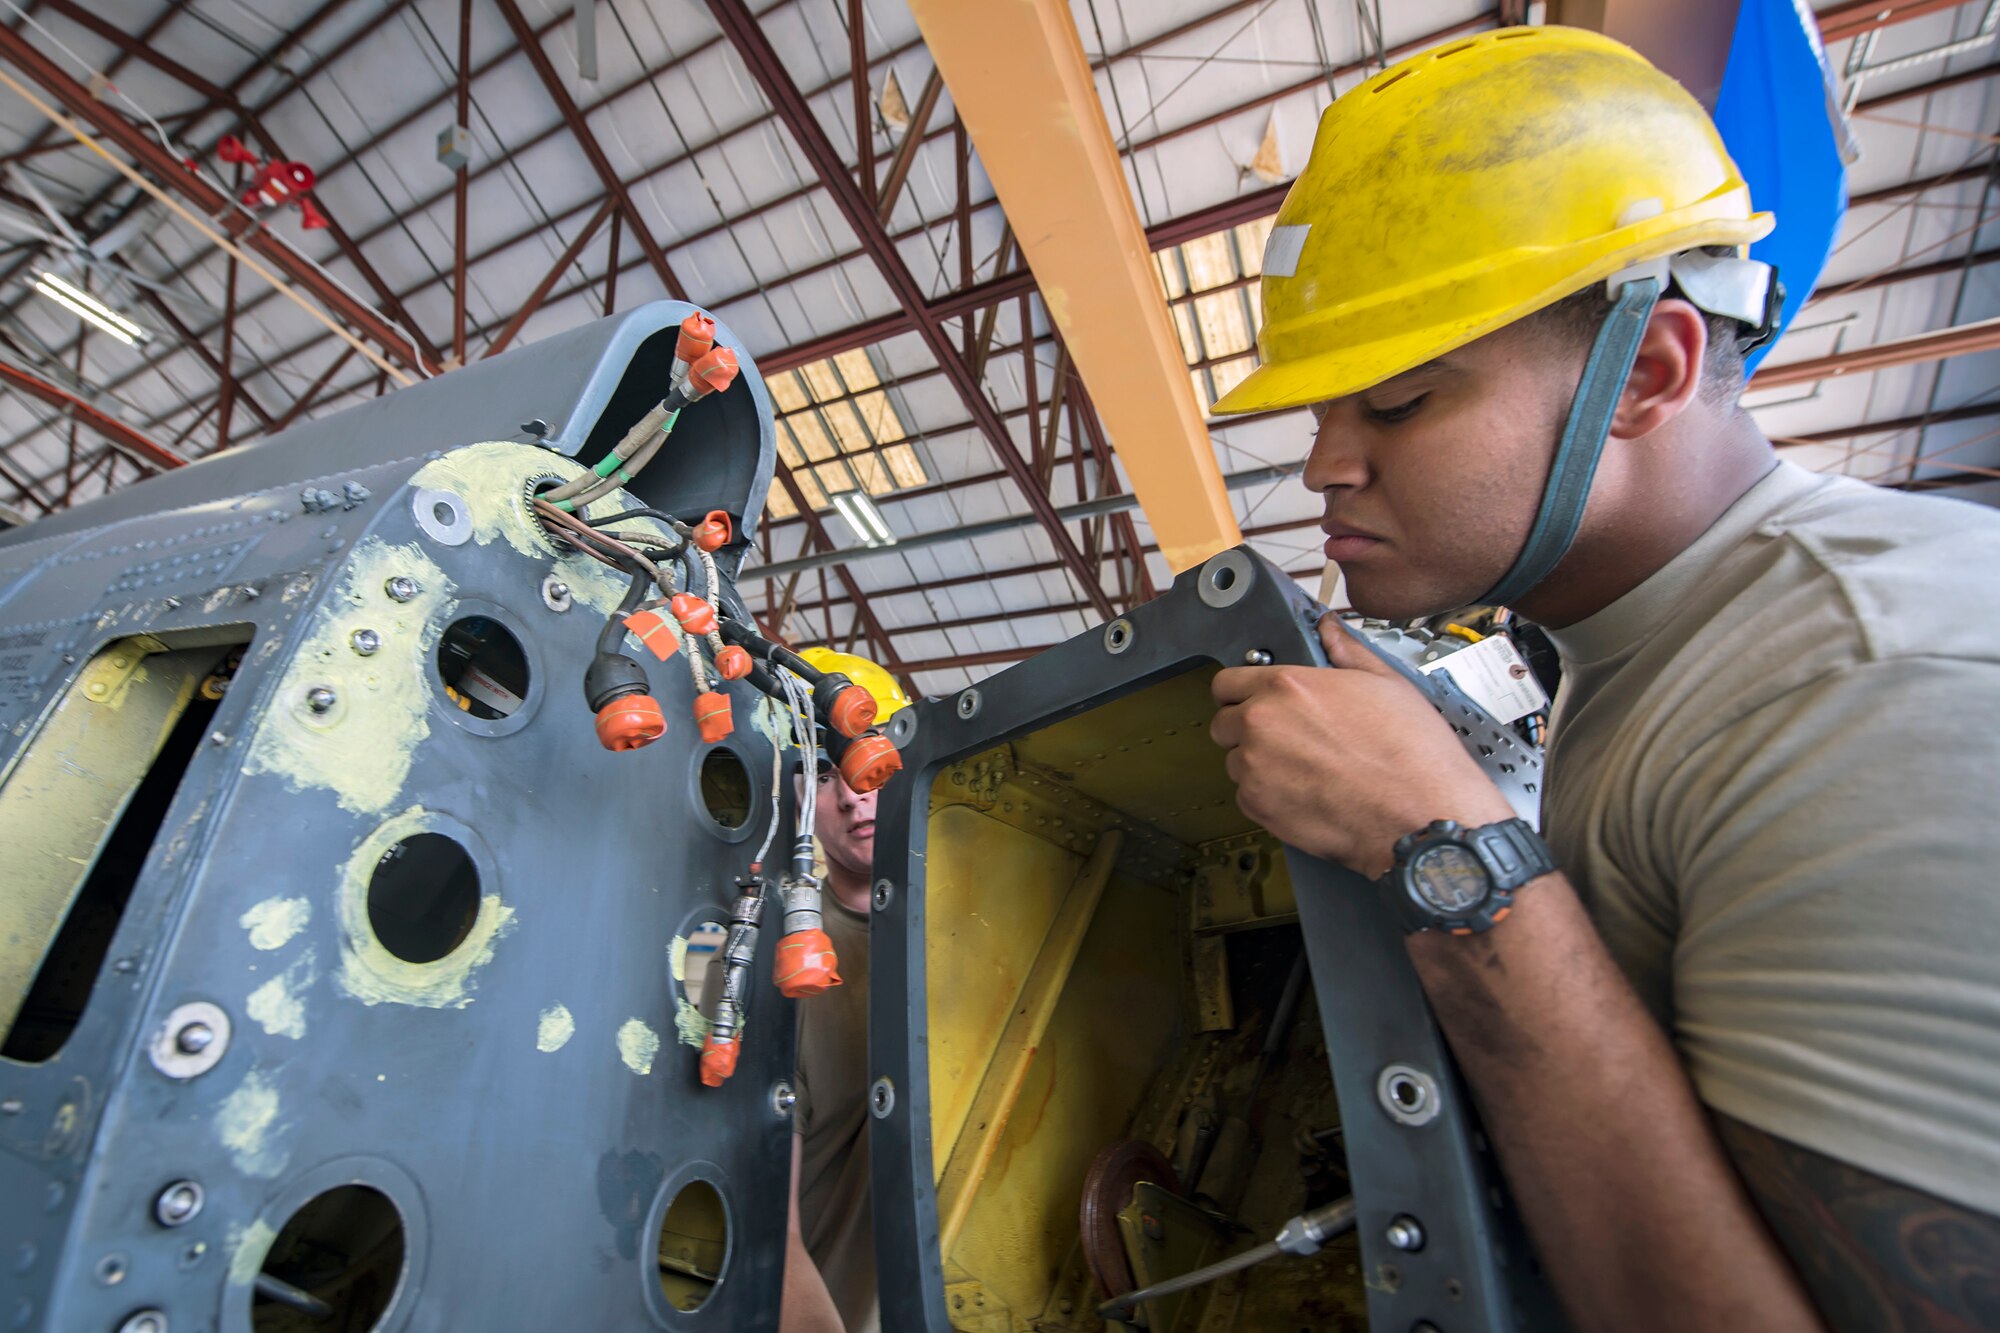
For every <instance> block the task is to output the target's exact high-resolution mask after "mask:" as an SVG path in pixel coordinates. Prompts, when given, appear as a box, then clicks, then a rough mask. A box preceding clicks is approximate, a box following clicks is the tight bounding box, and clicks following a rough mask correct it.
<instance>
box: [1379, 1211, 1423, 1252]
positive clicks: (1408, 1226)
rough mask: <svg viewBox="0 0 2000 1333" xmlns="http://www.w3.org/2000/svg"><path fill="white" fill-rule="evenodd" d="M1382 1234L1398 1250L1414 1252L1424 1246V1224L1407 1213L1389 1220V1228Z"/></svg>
mask: <svg viewBox="0 0 2000 1333" xmlns="http://www.w3.org/2000/svg"><path fill="white" fill-rule="evenodd" d="M1384 1234H1385V1235H1386V1236H1387V1238H1388V1241H1389V1244H1391V1245H1393V1246H1395V1247H1396V1248H1397V1249H1399V1250H1406V1251H1408V1252H1410V1253H1412V1254H1414V1253H1415V1252H1416V1251H1418V1250H1421V1249H1422V1248H1424V1225H1423V1223H1421V1222H1419V1221H1417V1219H1416V1218H1414V1217H1411V1216H1410V1215H1409V1214H1408V1213H1404V1214H1401V1215H1400V1216H1398V1217H1397V1218H1396V1219H1395V1220H1394V1221H1392V1222H1390V1223H1389V1229H1388V1231H1387V1232H1385V1233H1384Z"/></svg>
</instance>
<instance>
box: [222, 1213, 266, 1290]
mask: <svg viewBox="0 0 2000 1333" xmlns="http://www.w3.org/2000/svg"><path fill="white" fill-rule="evenodd" d="M277 1238H278V1233H277V1232H276V1231H274V1230H272V1228H271V1224H270V1223H268V1222H266V1221H265V1220H264V1219H263V1218H261V1217H260V1218H258V1219H257V1220H256V1221H254V1222H252V1223H251V1224H250V1225H249V1226H247V1227H239V1226H231V1227H230V1228H229V1235H228V1239H227V1240H225V1241H224V1242H223V1243H224V1244H226V1245H228V1246H229V1285H230V1286H232V1287H247V1286H249V1285H250V1284H251V1283H252V1282H255V1281H256V1280H257V1274H259V1273H261V1272H262V1271H263V1270H264V1256H265V1255H267V1254H269V1253H270V1252H271V1242H272V1241H274V1240H276V1239H277Z"/></svg>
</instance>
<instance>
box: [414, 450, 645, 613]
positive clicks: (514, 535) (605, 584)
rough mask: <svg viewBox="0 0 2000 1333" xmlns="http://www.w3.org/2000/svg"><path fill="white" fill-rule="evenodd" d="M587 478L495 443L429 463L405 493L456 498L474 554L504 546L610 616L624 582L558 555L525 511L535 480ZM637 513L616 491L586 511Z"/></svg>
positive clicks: (555, 461) (557, 462) (562, 460)
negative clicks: (476, 548)
mask: <svg viewBox="0 0 2000 1333" xmlns="http://www.w3.org/2000/svg"><path fill="white" fill-rule="evenodd" d="M586 471H588V469H586V468H584V467H583V466H582V465H581V464H579V463H577V462H576V460H574V459H572V458H568V457H566V456H564V455H562V454H556V453H551V452H549V451H548V450H547V449H542V448H538V447H537V446H535V445H531V444H512V443H509V442H507V441H504V440H496V441H493V442H491V443H487V444H468V445H466V446H464V447H463V448H460V449H454V450H452V451H451V452H450V453H448V454H446V455H445V456H444V457H442V458H434V459H432V460H431V461H430V462H428V463H426V464H424V466H423V467H421V468H419V469H417V472H416V475H415V476H413V477H411V478H410V485H412V486H416V487H421V488H424V489H426V490H439V491H450V492H451V493H452V494H454V495H456V496H458V498H459V499H460V500H462V501H464V503H465V509H466V516H467V517H468V518H470V519H471V520H472V540H473V541H475V542H478V543H479V544H480V545H481V546H485V545H488V544H490V543H492V542H495V541H504V542H506V543H507V544H508V545H509V546H511V547H513V548H514V549H515V550H516V551H519V552H520V553H521V554H522V555H525V556H527V557H528V558H529V559H531V560H537V561H541V562H543V563H545V564H548V565H550V566H551V567H553V568H555V569H557V570H559V571H560V572H561V574H562V579H563V582H565V583H567V584H568V585H569V588H570V595H571V596H572V597H573V598H575V599H576V600H577V601H579V602H582V603H583V604H584V605H585V606H588V607H591V608H593V609H595V610H597V611H600V612H603V613H604V614H606V615H609V614H610V613H611V612H612V611H613V610H614V609H615V608H616V607H617V605H618V603H619V602H620V601H621V600H623V599H624V596H625V589H626V586H627V583H626V579H625V577H624V576H623V575H622V574H617V573H614V572H613V571H612V570H611V569H610V568H609V567H608V566H606V565H603V564H600V563H599V562H598V561H596V560H593V559H592V558H591V557H589V556H587V555H577V554H574V553H571V554H565V555H558V554H557V553H556V551H555V549H554V547H553V546H551V545H550V543H549V540H548V538H547V537H546V536H545V535H543V533H542V530H541V523H540V521H539V520H537V519H536V518H535V516H534V514H533V512H532V511H531V510H530V509H529V507H528V488H529V487H530V486H532V485H534V484H535V482H536V481H537V480H539V479H541V478H543V477H560V478H561V479H562V480H564V481H568V480H570V479H571V478H574V477H580V476H582V475H584V473H585V472H586ZM639 507H640V505H639V501H638V498H637V497H635V496H633V495H631V494H630V493H628V492H626V491H623V490H617V491H613V492H612V493H611V494H610V495H607V496H606V497H604V498H603V499H602V500H598V501H596V502H594V503H592V504H591V506H590V512H591V513H592V514H593V515H597V514H609V513H613V512H616V511H617V510H621V509H636V508H639ZM633 524H634V525H635V526H637V527H639V528H642V529H646V530H649V531H652V532H656V533H659V534H661V535H663V536H664V535H665V534H666V532H667V529H666V528H665V526H664V525H662V524H660V523H658V522H656V521H654V520H651V519H635V520H633Z"/></svg>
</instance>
